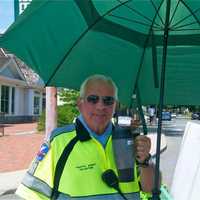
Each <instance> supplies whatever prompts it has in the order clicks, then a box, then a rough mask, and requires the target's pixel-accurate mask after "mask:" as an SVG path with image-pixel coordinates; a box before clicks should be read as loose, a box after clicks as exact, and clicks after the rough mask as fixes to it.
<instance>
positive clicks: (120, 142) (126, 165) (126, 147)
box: [112, 124, 135, 182]
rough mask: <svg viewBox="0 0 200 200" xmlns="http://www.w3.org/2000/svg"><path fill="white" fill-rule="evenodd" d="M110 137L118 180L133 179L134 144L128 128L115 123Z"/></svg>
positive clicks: (126, 180) (128, 180)
mask: <svg viewBox="0 0 200 200" xmlns="http://www.w3.org/2000/svg"><path fill="white" fill-rule="evenodd" d="M112 138H113V140H112V141H113V152H114V158H115V163H116V166H117V170H118V176H119V181H120V182H130V181H134V163H135V159H134V145H133V136H132V134H131V131H130V129H129V128H124V127H120V126H119V125H117V124H116V125H115V129H114V132H113V136H112Z"/></svg>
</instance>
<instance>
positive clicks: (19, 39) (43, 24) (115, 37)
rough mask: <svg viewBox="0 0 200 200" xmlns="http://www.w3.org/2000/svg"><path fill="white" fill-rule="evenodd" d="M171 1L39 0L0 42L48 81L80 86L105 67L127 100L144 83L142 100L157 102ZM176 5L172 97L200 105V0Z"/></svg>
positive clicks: (176, 0) (169, 76)
mask: <svg viewBox="0 0 200 200" xmlns="http://www.w3.org/2000/svg"><path fill="white" fill-rule="evenodd" d="M168 1H169V0H168ZM168 1H167V0H109V1H107V0H101V1H99V0H84V1H83V0H63V1H51V0H43V1H34V0H33V2H32V3H31V5H30V6H28V8H27V9H26V10H25V12H24V13H23V14H22V15H21V16H19V18H18V19H17V21H16V22H15V23H14V24H13V25H12V26H11V27H10V28H9V29H8V30H7V31H6V33H5V34H4V35H3V36H2V37H0V47H3V48H5V49H7V50H9V51H10V52H12V53H14V54H15V55H17V56H18V57H19V58H21V59H22V60H23V61H25V62H26V64H27V65H28V66H30V67H31V68H32V69H33V70H34V71H35V72H37V73H38V74H39V75H40V76H41V77H42V79H43V80H44V82H45V83H46V85H50V86H58V87H67V88H74V89H78V88H79V86H80V84H81V82H82V81H83V80H84V79H85V78H86V77H87V76H88V75H91V74H96V73H102V74H106V75H109V76H111V77H112V78H113V80H114V81H115V82H116V83H117V85H118V87H119V96H120V100H121V101H122V102H123V103H126V104H128V103H130V100H131V97H132V94H133V91H134V89H135V86H136V85H137V88H139V91H140V96H141V103H142V104H157V103H158V101H159V91H160V89H159V88H160V77H161V64H162V62H163V61H162V57H163V40H164V38H163V34H164V30H165V27H166V24H165V20H166V4H167V2H168ZM169 11H170V13H169V24H168V27H167V30H168V31H169V35H168V55H167V59H166V61H167V62H166V63H167V64H166V70H165V96H164V104H181V105H186V104H187V105H189V104H190V105H198V104H199V103H200V101H199V99H200V87H199V82H200V75H199V74H200V59H199V55H200V46H199V45H200V1H196V0H173V1H171V6H170V9H169Z"/></svg>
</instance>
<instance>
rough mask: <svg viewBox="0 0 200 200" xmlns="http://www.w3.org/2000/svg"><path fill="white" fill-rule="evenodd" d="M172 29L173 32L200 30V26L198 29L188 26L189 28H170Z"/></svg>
mask: <svg viewBox="0 0 200 200" xmlns="http://www.w3.org/2000/svg"><path fill="white" fill-rule="evenodd" d="M170 31H171V32H173V31H200V28H199V29H198V28H194V29H193V28H187V29H173V30H171V29H170Z"/></svg>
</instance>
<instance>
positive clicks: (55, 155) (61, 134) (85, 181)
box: [17, 75, 153, 200]
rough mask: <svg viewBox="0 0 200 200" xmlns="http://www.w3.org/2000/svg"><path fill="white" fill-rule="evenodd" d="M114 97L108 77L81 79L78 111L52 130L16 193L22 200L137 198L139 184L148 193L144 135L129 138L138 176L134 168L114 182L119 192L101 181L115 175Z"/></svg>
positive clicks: (150, 182) (149, 172)
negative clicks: (125, 179) (127, 177)
mask: <svg viewBox="0 0 200 200" xmlns="http://www.w3.org/2000/svg"><path fill="white" fill-rule="evenodd" d="M117 99H118V97H117V87H116V86H115V84H114V82H113V81H112V80H111V79H110V78H109V77H105V76H103V75H93V76H91V77H89V78H88V79H86V80H85V81H84V82H83V84H82V86H81V88H80V97H79V99H78V101H77V106H78V108H79V110H80V113H81V114H80V116H79V117H78V118H77V120H76V123H75V125H68V126H66V127H63V128H58V129H56V130H55V131H53V133H52V135H51V138H50V141H49V142H48V143H45V144H43V145H42V147H41V150H40V152H39V154H38V155H37V157H36V159H35V161H34V162H33V164H32V166H31V167H30V169H29V170H28V172H27V174H26V176H25V177H24V179H23V181H22V184H21V185H20V187H19V188H18V190H17V194H18V195H20V196H21V197H23V198H25V199H28V200H48V199H60V200H61V199H63V200H64V199H66V200H68V199H88V200H89V199H92V200H93V199H99V200H101V199H105V198H108V199H111V200H112V199H113V200H114V199H119V200H120V199H139V192H140V186H141V189H142V190H143V191H146V192H151V190H152V186H153V167H152V166H151V165H148V163H146V162H145V161H146V160H147V158H148V157H149V151H150V146H151V143H150V140H149V139H148V138H147V137H145V136H138V137H137V138H136V139H135V142H134V143H135V154H136V159H137V161H138V163H139V165H138V168H139V172H140V175H139V176H138V172H137V170H136V168H137V166H135V172H134V174H135V178H134V180H133V181H130V182H120V183H119V191H117V190H116V188H112V187H111V186H108V184H107V183H106V182H105V181H104V180H103V179H102V175H103V174H104V172H107V171H108V170H111V171H112V172H114V174H117V169H116V165H115V162H114V157H113V149H112V134H113V133H112V132H113V130H114V127H113V124H112V123H111V118H112V116H113V113H114V110H115V106H116V102H117ZM119 148H120V147H119ZM111 181H112V180H111ZM111 185H112V183H111ZM120 193H122V194H120ZM125 196H126V197H125Z"/></svg>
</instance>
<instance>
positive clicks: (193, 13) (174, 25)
mask: <svg viewBox="0 0 200 200" xmlns="http://www.w3.org/2000/svg"><path fill="white" fill-rule="evenodd" d="M180 1H182V0H180ZM184 5H185V6H186V7H187V9H188V10H189V11H190V14H189V15H187V16H185V17H184V18H182V19H181V20H179V21H178V22H177V23H175V24H173V25H172V26H171V28H174V27H176V26H177V25H179V24H180V23H181V22H183V21H185V20H186V19H188V18H189V17H192V16H193V17H194V18H195V19H196V21H197V22H198V24H199V25H200V22H199V20H198V18H197V17H196V15H195V13H196V12H198V11H200V8H197V9H196V10H195V11H194V12H192V11H191V9H190V8H189V7H188V6H187V5H186V4H184Z"/></svg>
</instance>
